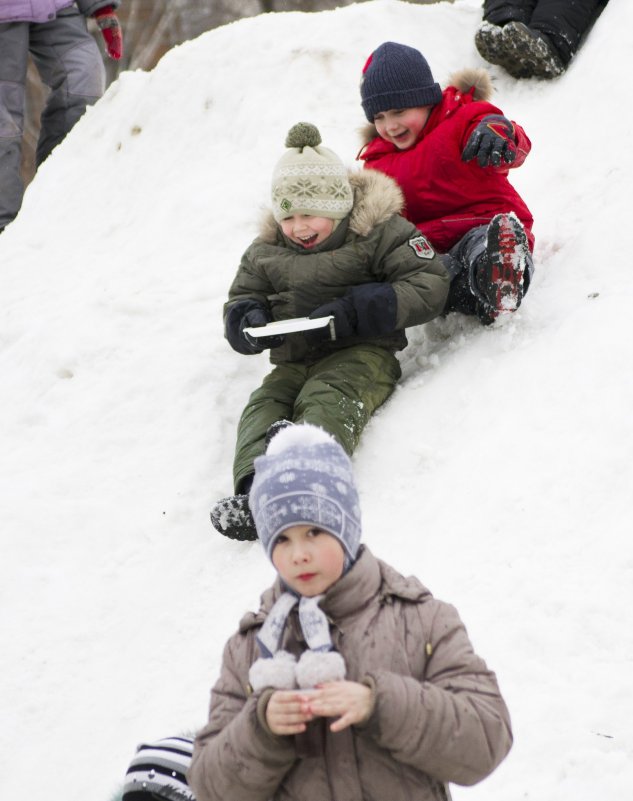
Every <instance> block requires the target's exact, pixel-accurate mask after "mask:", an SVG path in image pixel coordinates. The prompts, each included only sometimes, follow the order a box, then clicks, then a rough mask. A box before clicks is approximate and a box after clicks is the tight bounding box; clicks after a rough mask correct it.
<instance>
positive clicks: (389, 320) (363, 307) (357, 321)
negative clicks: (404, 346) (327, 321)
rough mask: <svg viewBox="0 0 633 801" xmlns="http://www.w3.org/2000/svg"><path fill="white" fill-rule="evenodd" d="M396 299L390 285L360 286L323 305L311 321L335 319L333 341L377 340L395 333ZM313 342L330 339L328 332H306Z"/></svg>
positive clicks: (320, 330) (325, 330)
mask: <svg viewBox="0 0 633 801" xmlns="http://www.w3.org/2000/svg"><path fill="white" fill-rule="evenodd" d="M397 312H398V299H397V297H396V291H395V289H394V288H393V287H392V286H391V284H386V283H374V284H360V285H359V286H355V287H352V288H351V289H349V290H348V291H347V292H346V293H345V295H343V297H342V298H337V299H336V300H332V301H330V302H329V303H324V304H323V306H319V308H318V309H315V311H313V312H312V314H311V315H310V317H325V316H326V315H328V314H332V315H334V330H335V337H334V338H335V339H343V338H345V337H351V336H359V337H379V336H383V335H384V334H390V333H391V332H392V331H395V329H396V316H397ZM309 333H310V334H312V335H313V338H320V339H327V338H329V329H328V328H318V329H316V330H315V331H311V332H309Z"/></svg>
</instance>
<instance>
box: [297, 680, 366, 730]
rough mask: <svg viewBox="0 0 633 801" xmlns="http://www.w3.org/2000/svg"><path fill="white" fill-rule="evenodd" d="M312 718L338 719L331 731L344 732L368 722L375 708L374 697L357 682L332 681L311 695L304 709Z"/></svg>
mask: <svg viewBox="0 0 633 801" xmlns="http://www.w3.org/2000/svg"><path fill="white" fill-rule="evenodd" d="M303 708H304V709H305V711H307V712H309V713H311V715H312V717H327V718H334V717H338V720H335V721H334V723H332V725H331V726H330V730H331V731H334V732H336V731H342V730H343V729H346V728H347V727H348V726H353V725H354V724H355V723H362V722H363V721H365V720H367V718H368V717H369V715H370V714H371V712H372V709H373V708H374V695H373V693H372V691H371V690H370V689H369V687H367V686H366V685H365V684H359V682H357V681H332V682H328V683H327V684H322V685H319V687H317V689H316V691H315V692H312V693H310V695H309V696H308V697H307V701H306V703H305V705H304V707H303Z"/></svg>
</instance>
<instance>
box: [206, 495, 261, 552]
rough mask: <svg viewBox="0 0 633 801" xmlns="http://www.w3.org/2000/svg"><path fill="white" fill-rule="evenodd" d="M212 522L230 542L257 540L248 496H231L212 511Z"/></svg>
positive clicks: (219, 502)
mask: <svg viewBox="0 0 633 801" xmlns="http://www.w3.org/2000/svg"><path fill="white" fill-rule="evenodd" d="M211 522H212V523H213V527H214V528H215V529H216V531H219V532H220V534H223V535H224V536H225V537H228V538H229V539H230V540H241V541H245V540H256V539H257V529H256V528H255V521H254V520H253V515H252V514H251V510H250V507H249V505H248V495H229V497H228V498H222V500H221V501H218V502H217V503H216V505H215V506H214V507H213V509H212V510H211Z"/></svg>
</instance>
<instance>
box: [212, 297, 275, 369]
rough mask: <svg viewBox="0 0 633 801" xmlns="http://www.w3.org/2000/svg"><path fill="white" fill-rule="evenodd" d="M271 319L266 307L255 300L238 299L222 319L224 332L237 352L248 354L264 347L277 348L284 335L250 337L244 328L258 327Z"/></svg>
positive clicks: (257, 351)
mask: <svg viewBox="0 0 633 801" xmlns="http://www.w3.org/2000/svg"><path fill="white" fill-rule="evenodd" d="M271 320H272V316H271V314H270V312H269V311H268V309H267V308H266V307H265V306H264V305H262V304H261V303H259V302H258V301H256V300H240V301H238V302H237V303H234V304H233V305H232V306H230V307H229V310H228V311H227V313H226V317H225V320H224V334H225V336H226V338H227V339H228V341H229V345H230V346H231V347H232V348H233V350H236V351H237V352H238V353H243V354H244V355H246V356H250V355H252V354H255V353H261V352H262V351H263V350H265V349H266V348H278V347H279V346H280V345H283V342H284V339H285V337H283V336H273V337H252V336H249V335H248V334H247V333H246V331H245V330H244V329H245V328H258V327H259V326H262V325H266V323H269V322H270V321H271Z"/></svg>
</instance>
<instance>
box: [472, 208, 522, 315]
mask: <svg viewBox="0 0 633 801" xmlns="http://www.w3.org/2000/svg"><path fill="white" fill-rule="evenodd" d="M529 257H530V249H529V246H528V240H527V235H526V233H525V229H524V228H523V225H522V223H521V221H520V220H519V218H518V217H517V216H516V214H514V213H513V212H510V213H508V214H497V215H496V216H495V217H493V218H492V220H491V221H490V224H489V225H488V229H487V231H486V250H485V252H484V253H482V254H481V256H480V257H479V259H478V260H477V262H476V264H475V269H474V270H473V272H472V273H471V280H472V287H471V289H472V291H473V294H474V295H475V296H476V297H477V298H478V299H479V300H480V301H481V303H482V309H481V313H480V314H479V318H480V320H481V321H482V322H483V323H488V324H489V323H492V322H494V320H495V319H496V318H497V317H498V316H499V314H503V313H508V312H514V311H516V310H517V309H518V308H519V306H520V305H521V301H522V299H523V291H524V277H525V274H526V270H527V264H528V259H529Z"/></svg>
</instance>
